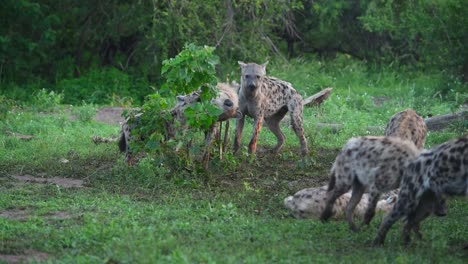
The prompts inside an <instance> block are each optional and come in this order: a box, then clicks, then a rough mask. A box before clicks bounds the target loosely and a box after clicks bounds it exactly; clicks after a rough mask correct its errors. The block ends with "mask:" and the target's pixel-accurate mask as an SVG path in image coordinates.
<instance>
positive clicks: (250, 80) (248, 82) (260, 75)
mask: <svg viewBox="0 0 468 264" xmlns="http://www.w3.org/2000/svg"><path fill="white" fill-rule="evenodd" d="M238 63H239V65H240V66H241V88H240V89H241V90H243V91H245V92H246V93H252V94H256V93H257V91H258V90H259V88H260V87H262V83H263V79H264V78H265V75H266V65H267V64H268V62H265V63H264V64H262V65H258V64H256V63H247V64H246V63H244V62H242V61H239V62H238Z"/></svg>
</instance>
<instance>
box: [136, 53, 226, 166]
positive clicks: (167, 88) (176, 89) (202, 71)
mask: <svg viewBox="0 0 468 264" xmlns="http://www.w3.org/2000/svg"><path fill="white" fill-rule="evenodd" d="M213 51H214V48H212V47H207V46H205V47H197V46H195V45H193V44H188V45H186V46H185V48H184V50H183V51H182V52H180V53H179V54H178V55H177V56H176V57H175V58H172V59H169V60H166V61H164V62H163V68H162V75H163V77H165V78H166V82H165V83H164V84H163V86H162V87H161V89H160V90H159V91H158V92H156V93H154V94H151V95H149V96H147V97H146V101H145V103H144V104H143V106H142V111H141V112H142V115H141V119H140V120H139V121H138V122H139V126H138V127H137V128H136V129H135V131H134V133H135V134H137V135H139V136H138V137H137V138H144V139H145V140H144V141H142V142H141V143H140V144H142V145H143V146H140V147H138V146H136V149H137V150H138V149H144V150H145V151H146V152H148V153H153V154H156V153H157V154H158V155H157V156H164V155H162V152H163V151H164V150H165V149H168V148H167V147H168V146H169V149H172V150H174V149H180V147H181V146H186V145H187V144H188V140H186V139H191V138H195V137H194V134H195V133H197V132H200V131H205V130H206V129H208V128H210V127H211V126H212V125H213V124H214V123H215V122H216V121H217V117H218V115H219V111H220V110H219V109H217V108H216V107H215V106H213V105H212V104H211V103H210V102H211V99H212V98H214V97H215V96H216V95H217V94H216V88H215V87H216V83H217V79H216V71H215V65H216V64H217V63H218V60H219V59H218V57H217V56H216V55H214V54H213ZM197 90H200V99H201V102H200V103H196V104H194V105H191V106H189V107H187V108H186V109H185V111H184V116H185V125H187V126H188V127H190V130H186V129H184V128H183V127H182V126H181V124H178V120H173V117H172V116H171V114H170V113H169V110H170V109H171V107H172V105H173V104H172V102H173V101H174V99H175V97H176V95H181V94H189V93H192V92H194V91H197ZM169 123H170V124H174V127H175V129H174V130H175V132H176V135H175V136H174V137H171V136H170V135H168V131H167V130H168V127H167V124H169ZM181 155H182V153H180V154H179V157H180V156H181ZM191 157H192V156H191V155H186V157H184V159H185V158H186V159H187V160H185V162H182V163H184V164H186V165H190V166H191V165H193V164H194V163H193V161H192V160H191Z"/></svg>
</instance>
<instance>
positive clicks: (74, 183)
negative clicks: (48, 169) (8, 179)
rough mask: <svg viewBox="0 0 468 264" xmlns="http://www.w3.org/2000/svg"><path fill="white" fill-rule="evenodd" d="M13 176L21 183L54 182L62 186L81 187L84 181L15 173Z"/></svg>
mask: <svg viewBox="0 0 468 264" xmlns="http://www.w3.org/2000/svg"><path fill="white" fill-rule="evenodd" d="M13 178H14V179H15V180H17V181H19V182H22V183H39V184H56V185H58V186H60V187H62V188H83V187H84V181H83V180H79V179H70V178H61V177H53V178H40V177H34V176H31V175H15V176H13Z"/></svg>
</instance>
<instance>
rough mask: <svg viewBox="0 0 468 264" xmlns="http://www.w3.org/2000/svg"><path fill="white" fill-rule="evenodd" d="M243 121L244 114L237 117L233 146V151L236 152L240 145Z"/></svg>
mask: <svg viewBox="0 0 468 264" xmlns="http://www.w3.org/2000/svg"><path fill="white" fill-rule="evenodd" d="M244 122H245V115H242V116H241V117H239V118H237V121H236V135H235V137H234V146H233V151H234V153H237V151H238V150H239V148H240V145H241V140H242V130H243V129H244Z"/></svg>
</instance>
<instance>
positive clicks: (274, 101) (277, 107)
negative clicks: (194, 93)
mask: <svg viewBox="0 0 468 264" xmlns="http://www.w3.org/2000/svg"><path fill="white" fill-rule="evenodd" d="M239 65H240V66H241V84H240V89H239V111H240V112H241V113H242V117H241V118H238V119H237V124H236V135H235V140H234V152H237V151H238V149H239V148H240V145H241V138H242V130H243V128H244V121H245V116H246V115H247V116H250V117H252V118H253V119H254V128H253V134H252V137H251V139H250V143H249V153H251V154H254V153H255V152H256V150H257V140H258V135H259V133H260V130H261V128H262V124H263V120H265V123H266V124H267V126H268V128H269V129H270V130H271V132H273V134H274V135H275V136H276V138H277V144H276V146H275V147H274V148H273V152H278V151H279V150H280V149H281V147H282V146H283V144H284V140H285V136H284V134H283V132H282V131H281V128H280V121H281V120H282V119H283V118H284V116H285V115H286V113H287V112H288V111H289V112H290V115H291V124H292V128H293V130H294V132H295V133H296V135H297V137H298V138H299V141H300V143H301V152H302V155H306V154H307V153H308V149H307V142H306V139H305V136H304V128H303V126H302V118H303V117H302V112H303V102H302V96H301V95H300V94H299V93H298V92H297V91H296V90H295V89H294V88H293V87H292V85H291V84H290V83H288V82H285V81H282V80H279V79H277V78H273V77H268V76H266V65H267V63H265V64H262V65H258V64H256V63H247V64H246V63H244V62H240V61H239Z"/></svg>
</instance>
